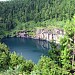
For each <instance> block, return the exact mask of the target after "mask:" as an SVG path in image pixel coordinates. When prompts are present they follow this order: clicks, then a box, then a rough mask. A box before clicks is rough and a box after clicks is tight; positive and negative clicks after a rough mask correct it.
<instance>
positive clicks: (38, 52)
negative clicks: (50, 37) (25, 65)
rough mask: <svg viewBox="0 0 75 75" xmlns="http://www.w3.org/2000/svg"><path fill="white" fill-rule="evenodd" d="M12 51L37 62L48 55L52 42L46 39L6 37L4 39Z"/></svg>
mask: <svg viewBox="0 0 75 75" xmlns="http://www.w3.org/2000/svg"><path fill="white" fill-rule="evenodd" d="M2 42H4V43H5V44H6V45H7V46H8V47H9V48H10V51H11V52H14V51H15V52H16V53H17V54H19V55H22V56H23V57H24V58H25V59H27V60H32V61H33V62H34V63H37V62H38V60H39V59H40V57H41V56H42V55H48V50H49V49H50V43H49V42H48V41H44V40H36V39H29V38H4V39H3V40H2Z"/></svg>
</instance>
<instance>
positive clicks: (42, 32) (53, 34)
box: [36, 28, 65, 43]
mask: <svg viewBox="0 0 75 75" xmlns="http://www.w3.org/2000/svg"><path fill="white" fill-rule="evenodd" d="M64 35H65V32H64V30H62V29H59V28H55V29H52V30H47V29H39V30H37V31H36V38H37V39H44V40H47V41H52V40H54V42H56V43H59V39H60V37H62V38H63V37H64Z"/></svg>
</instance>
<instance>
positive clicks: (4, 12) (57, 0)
mask: <svg viewBox="0 0 75 75" xmlns="http://www.w3.org/2000/svg"><path fill="white" fill-rule="evenodd" d="M74 13H75V0H11V1H6V2H0V26H2V27H3V29H5V30H11V29H13V28H15V27H16V26H17V25H21V24H22V23H26V22H29V21H34V22H33V23H38V22H39V23H38V24H36V26H41V25H42V26H46V24H45V22H46V20H49V21H51V20H53V19H55V20H56V21H63V20H64V21H65V20H67V19H69V20H71V18H72V17H73V15H74ZM43 21H45V22H44V24H41V25H40V22H43ZM31 23H32V22H31ZM33 23H32V24H33ZM34 25H35V24H34ZM48 25H49V24H48ZM26 27H34V26H33V25H32V26H31V25H30V24H29V26H28V24H25V28H26Z"/></svg>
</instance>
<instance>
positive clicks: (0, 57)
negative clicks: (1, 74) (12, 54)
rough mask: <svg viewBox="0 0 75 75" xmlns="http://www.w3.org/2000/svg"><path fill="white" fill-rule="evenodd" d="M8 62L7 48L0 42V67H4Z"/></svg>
mask: <svg viewBox="0 0 75 75" xmlns="http://www.w3.org/2000/svg"><path fill="white" fill-rule="evenodd" d="M8 64H9V49H8V47H7V46H6V45H5V44H1V43H0V69H1V68H2V69H6V68H7V67H8Z"/></svg>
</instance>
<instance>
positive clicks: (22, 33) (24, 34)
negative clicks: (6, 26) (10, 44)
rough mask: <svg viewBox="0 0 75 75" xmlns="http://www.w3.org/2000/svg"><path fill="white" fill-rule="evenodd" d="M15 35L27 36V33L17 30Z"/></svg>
mask: <svg viewBox="0 0 75 75" xmlns="http://www.w3.org/2000/svg"><path fill="white" fill-rule="evenodd" d="M17 37H26V38H27V37H28V34H27V32H26V31H19V32H18V33H17Z"/></svg>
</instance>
